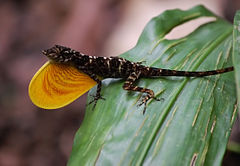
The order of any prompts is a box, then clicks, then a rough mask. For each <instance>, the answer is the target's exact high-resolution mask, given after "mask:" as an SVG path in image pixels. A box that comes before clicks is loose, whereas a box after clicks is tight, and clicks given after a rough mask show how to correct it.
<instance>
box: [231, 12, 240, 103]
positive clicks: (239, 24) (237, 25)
mask: <svg viewBox="0 0 240 166" xmlns="http://www.w3.org/2000/svg"><path fill="white" fill-rule="evenodd" d="M233 66H234V70H235V80H236V87H237V96H238V103H239V99H240V75H239V74H237V73H240V10H239V11H237V13H236V15H235V18H234V26H233Z"/></svg>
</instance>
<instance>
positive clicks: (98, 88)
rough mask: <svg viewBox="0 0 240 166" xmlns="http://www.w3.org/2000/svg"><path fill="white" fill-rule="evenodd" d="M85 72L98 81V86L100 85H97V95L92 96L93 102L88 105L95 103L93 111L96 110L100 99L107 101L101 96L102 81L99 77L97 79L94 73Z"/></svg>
mask: <svg viewBox="0 0 240 166" xmlns="http://www.w3.org/2000/svg"><path fill="white" fill-rule="evenodd" d="M83 72H84V73H86V74H87V75H89V76H90V77H91V78H92V79H93V80H94V81H96V82H97V84H98V85H97V92H96V95H92V97H93V100H92V101H90V102H89V103H88V104H89V105H90V104H92V103H94V105H93V109H94V108H95V107H96V104H97V101H98V100H99V99H103V100H105V98H103V97H102V96H101V89H102V81H101V80H99V79H98V77H97V75H96V74H94V73H90V72H88V71H83Z"/></svg>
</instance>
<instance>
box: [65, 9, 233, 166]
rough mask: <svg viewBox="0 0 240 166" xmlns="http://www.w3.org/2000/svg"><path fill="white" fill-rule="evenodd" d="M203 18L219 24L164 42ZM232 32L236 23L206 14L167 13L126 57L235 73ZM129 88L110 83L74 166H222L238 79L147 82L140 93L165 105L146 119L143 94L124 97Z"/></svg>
mask: <svg viewBox="0 0 240 166" xmlns="http://www.w3.org/2000/svg"><path fill="white" fill-rule="evenodd" d="M203 16H207V17H214V18H216V21H213V22H210V23H207V24H204V25H202V26H200V27H199V28H197V29H196V30H195V31H194V32H192V33H191V34H189V35H188V36H186V37H183V38H180V39H176V40H167V39H165V38H164V37H165V35H166V34H168V33H169V32H170V31H171V30H172V29H173V28H174V27H176V26H178V25H180V24H183V23H185V22H187V21H190V20H193V19H196V18H199V17H203ZM232 30H233V26H232V25H231V24H230V23H228V22H226V21H224V20H223V19H221V18H219V17H217V16H215V15H214V14H212V13H211V12H210V11H208V10H207V9H206V8H204V7H203V6H196V7H194V8H192V9H189V10H187V11H182V10H178V9H176V10H170V11H165V12H164V13H162V14H160V15H159V16H157V17H155V18H153V19H152V20H151V21H150V22H149V23H148V24H147V25H146V27H145V29H144V31H143V33H142V34H141V36H140V38H139V41H138V43H137V45H136V46H135V47H134V48H133V49H131V50H130V51H128V52H126V53H124V54H122V55H121V57H124V58H126V59H128V60H131V61H135V62H142V61H143V63H144V64H145V65H147V66H154V67H159V68H166V69H175V70H188V71H206V70H212V69H220V68H223V67H229V66H232V59H231V55H232V42H233V39H232ZM123 82H124V81H123V80H121V79H118V80H113V79H107V80H104V81H103V90H102V95H103V97H105V98H106V100H104V101H103V100H100V101H98V103H97V106H96V108H95V110H94V111H92V107H91V106H88V108H87V110H86V115H85V118H84V121H83V123H82V125H81V127H80V129H79V130H78V132H77V133H76V136H75V140H74V144H73V150H72V153H71V157H70V160H69V162H68V165H69V166H79V165H104V166H108V165H119V166H120V165H147V166H149V165H161V166H163V165H166V166H168V165H194V164H196V165H220V164H221V160H222V157H223V155H224V152H225V148H226V144H227V142H228V138H229V135H230V132H231V127H232V124H233V122H234V119H235V116H236V112H237V111H236V110H237V109H236V108H237V107H236V102H237V98H236V93H235V91H236V89H235V81H234V73H233V72H230V73H225V74H222V75H216V76H208V77H204V78H184V77H160V78H151V79H140V80H139V81H138V82H137V85H138V86H142V87H147V88H150V89H152V90H154V92H155V94H156V95H157V97H158V98H162V99H163V100H162V101H151V102H150V103H149V104H148V107H147V112H146V113H145V115H143V114H142V110H143V107H137V106H136V105H137V102H138V99H139V98H140V97H141V94H139V93H133V92H127V91H125V90H123V89H122V85H123ZM95 91H96V88H93V89H92V90H91V92H90V94H95ZM89 99H91V97H89Z"/></svg>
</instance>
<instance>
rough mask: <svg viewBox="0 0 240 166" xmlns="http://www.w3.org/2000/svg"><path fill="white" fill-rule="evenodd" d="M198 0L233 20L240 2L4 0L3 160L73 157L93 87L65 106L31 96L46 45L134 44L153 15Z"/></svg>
mask: <svg viewBox="0 0 240 166" xmlns="http://www.w3.org/2000/svg"><path fill="white" fill-rule="evenodd" d="M197 4H204V5H205V6H206V7H207V8H209V9H210V10H212V11H213V12H215V13H216V14H218V15H220V16H221V17H224V18H225V19H227V20H229V21H230V22H231V21H232V19H233V16H234V14H235V11H236V10H237V9H239V8H240V1H238V0H211V1H209V0H198V1H192V0H141V1H140V0H51V1H49V0H41V1H36V0H0V20H1V26H0V166H43V165H44V166H53V165H58V166H64V165H66V163H67V160H68V157H69V155H70V152H71V147H72V143H73V138H74V135H75V132H76V131H77V129H78V128H79V126H80V125H81V122H82V120H83V117H84V109H85V103H86V95H85V96H84V97H81V98H80V99H78V100H77V101H75V102H73V103H72V104H71V105H69V106H66V107H65V108H62V109H59V110H58V111H56V110H52V111H46V110H43V109H40V108H37V107H36V106H34V105H33V104H32V103H31V101H30V100H29V97H28V84H29V82H30V80H31V78H32V76H33V75H34V73H35V72H36V71H37V70H38V69H39V68H40V67H41V66H42V65H43V64H44V63H45V62H46V61H47V59H46V58H45V57H44V56H43V55H42V54H41V50H43V49H46V48H50V47H52V46H53V45H54V44H60V45H64V46H69V47H71V48H73V49H76V50H79V51H81V52H83V53H85V54H90V55H95V56H117V55H119V54H121V53H123V52H125V51H127V50H129V49H130V48H132V47H134V45H135V43H136V42H137V39H138V37H139V35H140V34H141V32H142V30H143V28H144V26H145V25H146V23H147V22H148V21H149V20H150V19H151V18H152V17H154V16H156V15H158V14H160V13H161V12H163V11H164V10H167V9H174V8H180V9H189V8H191V7H193V6H194V5H197ZM188 28H191V25H190V26H189V27H188ZM188 28H184V30H185V31H188V30H189V29H188ZM237 126H239V124H238V125H236V126H235V127H234V129H233V134H232V137H231V139H232V140H234V141H239V140H240V136H239V130H240V129H239V127H237ZM239 163H240V159H239V154H237V153H234V152H232V151H228V152H227V153H226V155H225V158H224V161H223V165H239Z"/></svg>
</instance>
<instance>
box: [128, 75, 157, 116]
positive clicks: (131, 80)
mask: <svg viewBox="0 0 240 166" xmlns="http://www.w3.org/2000/svg"><path fill="white" fill-rule="evenodd" d="M140 74H141V73H140V72H139V73H135V72H133V73H132V74H131V75H130V76H129V77H128V78H127V80H126V82H125V83H124V85H123V89H125V90H128V91H136V92H141V93H146V94H147V95H146V96H143V97H142V99H141V102H140V103H139V104H138V106H141V105H143V104H144V109H143V114H144V113H145V112H146V108H147V102H148V101H149V100H150V99H155V100H157V101H160V100H161V99H157V98H156V97H155V95H154V92H153V91H152V90H151V89H147V88H142V87H138V86H134V85H133V83H134V82H135V81H136V80H137V79H138V78H139V76H140Z"/></svg>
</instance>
